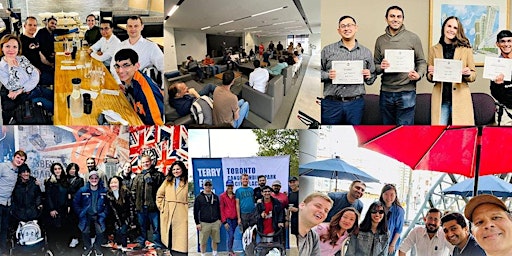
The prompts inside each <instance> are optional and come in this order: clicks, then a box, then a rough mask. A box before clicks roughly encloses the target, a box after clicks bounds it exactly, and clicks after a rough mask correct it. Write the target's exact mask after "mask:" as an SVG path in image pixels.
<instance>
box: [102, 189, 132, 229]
mask: <svg viewBox="0 0 512 256" xmlns="http://www.w3.org/2000/svg"><path fill="white" fill-rule="evenodd" d="M119 193H124V201H123V203H121V202H118V200H116V198H115V197H114V192H112V191H111V190H109V191H108V192H107V207H108V213H109V214H108V215H107V226H112V227H115V228H116V229H118V228H120V227H122V225H125V224H126V225H128V226H131V225H132V224H133V223H134V218H135V203H134V201H133V198H132V194H131V192H130V190H128V189H124V190H123V191H119ZM120 196H121V195H120Z"/></svg>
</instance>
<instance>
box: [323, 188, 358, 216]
mask: <svg viewBox="0 0 512 256" xmlns="http://www.w3.org/2000/svg"><path fill="white" fill-rule="evenodd" d="M365 190H366V184H364V182H362V181H360V180H355V181H352V184H350V187H349V189H348V192H330V193H329V194H327V195H328V196H329V197H330V198H331V199H332V200H333V205H332V209H331V211H330V212H329V214H328V215H327V218H326V219H325V221H326V222H329V221H331V218H332V216H334V215H335V214H336V213H338V212H339V211H341V209H343V208H345V207H349V206H352V207H354V208H356V210H357V211H358V212H361V211H362V210H363V202H361V200H359V198H361V197H362V196H363V194H364V191H365Z"/></svg>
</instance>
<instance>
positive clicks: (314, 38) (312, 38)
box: [308, 33, 322, 55]
mask: <svg viewBox="0 0 512 256" xmlns="http://www.w3.org/2000/svg"><path fill="white" fill-rule="evenodd" d="M309 45H311V46H312V47H309ZM309 45H308V47H309V52H308V53H309V54H310V55H317V54H320V52H321V51H322V47H321V40H320V33H318V34H310V35H309Z"/></svg>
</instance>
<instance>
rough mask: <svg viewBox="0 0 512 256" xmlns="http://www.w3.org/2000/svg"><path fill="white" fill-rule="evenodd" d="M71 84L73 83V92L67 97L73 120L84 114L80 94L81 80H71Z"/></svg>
mask: <svg viewBox="0 0 512 256" xmlns="http://www.w3.org/2000/svg"><path fill="white" fill-rule="evenodd" d="M71 83H73V92H71V96H70V97H69V109H70V111H71V116H72V117H73V118H79V117H81V116H82V114H83V113H84V100H83V98H82V93H80V85H81V83H82V80H81V79H80V78H73V79H71Z"/></svg>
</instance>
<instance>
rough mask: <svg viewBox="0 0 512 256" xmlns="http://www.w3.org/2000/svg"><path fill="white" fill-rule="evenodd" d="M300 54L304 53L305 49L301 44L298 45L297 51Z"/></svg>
mask: <svg viewBox="0 0 512 256" xmlns="http://www.w3.org/2000/svg"><path fill="white" fill-rule="evenodd" d="M295 50H296V51H297V52H298V53H299V54H303V53H304V49H303V48H302V45H301V44H300V43H297V48H296V49H295Z"/></svg>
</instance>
